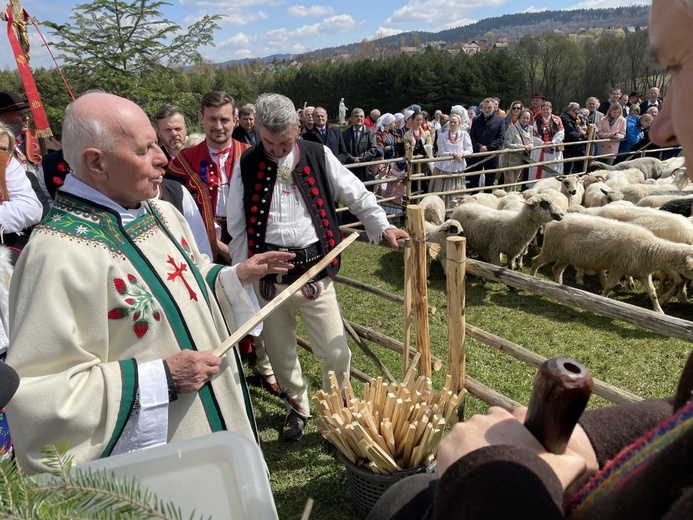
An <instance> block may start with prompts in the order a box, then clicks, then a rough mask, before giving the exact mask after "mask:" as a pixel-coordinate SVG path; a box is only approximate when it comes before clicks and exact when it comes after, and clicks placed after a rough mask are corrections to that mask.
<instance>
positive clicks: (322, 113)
mask: <svg viewBox="0 0 693 520" xmlns="http://www.w3.org/2000/svg"><path fill="white" fill-rule="evenodd" d="M313 123H314V124H315V126H317V127H318V128H323V127H324V126H325V125H326V124H327V111H326V110H323V109H322V108H316V109H315V110H313Z"/></svg>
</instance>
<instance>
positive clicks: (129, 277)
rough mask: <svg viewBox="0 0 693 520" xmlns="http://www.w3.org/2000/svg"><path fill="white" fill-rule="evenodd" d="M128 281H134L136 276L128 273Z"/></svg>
mask: <svg viewBox="0 0 693 520" xmlns="http://www.w3.org/2000/svg"><path fill="white" fill-rule="evenodd" d="M128 281H129V282H130V283H135V282H136V281H137V278H135V275H132V274H128Z"/></svg>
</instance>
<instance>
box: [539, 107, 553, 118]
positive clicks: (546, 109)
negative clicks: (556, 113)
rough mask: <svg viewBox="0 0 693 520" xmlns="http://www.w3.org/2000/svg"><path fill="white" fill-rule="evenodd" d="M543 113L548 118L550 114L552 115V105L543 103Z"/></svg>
mask: <svg viewBox="0 0 693 520" xmlns="http://www.w3.org/2000/svg"><path fill="white" fill-rule="evenodd" d="M541 115H542V117H543V118H544V119H548V118H549V116H550V115H551V106H549V105H542V107H541Z"/></svg>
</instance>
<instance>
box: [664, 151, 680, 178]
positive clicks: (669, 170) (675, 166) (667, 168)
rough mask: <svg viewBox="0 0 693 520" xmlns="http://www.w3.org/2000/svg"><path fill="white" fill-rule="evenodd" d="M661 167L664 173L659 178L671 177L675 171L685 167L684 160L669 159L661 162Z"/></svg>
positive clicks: (678, 158) (677, 158)
mask: <svg viewBox="0 0 693 520" xmlns="http://www.w3.org/2000/svg"><path fill="white" fill-rule="evenodd" d="M662 166H663V167H664V171H663V172H662V175H661V177H671V176H672V175H674V173H675V172H676V171H677V170H679V169H680V168H685V167H686V159H685V157H682V156H678V157H671V158H670V159H666V160H664V161H662Z"/></svg>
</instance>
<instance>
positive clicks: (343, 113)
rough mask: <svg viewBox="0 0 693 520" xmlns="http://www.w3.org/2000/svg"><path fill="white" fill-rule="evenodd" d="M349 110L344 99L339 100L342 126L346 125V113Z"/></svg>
mask: <svg viewBox="0 0 693 520" xmlns="http://www.w3.org/2000/svg"><path fill="white" fill-rule="evenodd" d="M347 110H349V109H348V108H347V107H346V105H345V104H344V98H342V99H340V100H339V124H340V126H345V125H346V113H347Z"/></svg>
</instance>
